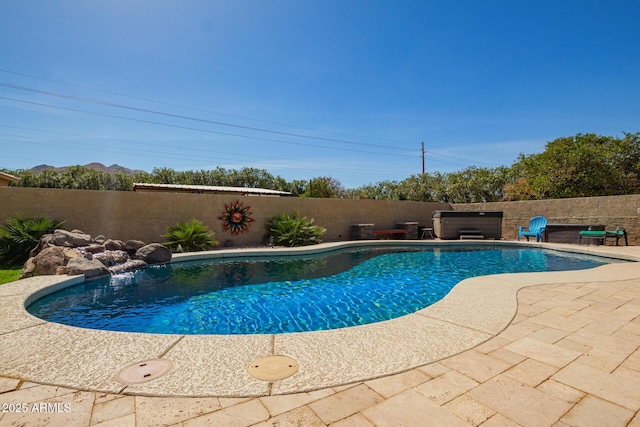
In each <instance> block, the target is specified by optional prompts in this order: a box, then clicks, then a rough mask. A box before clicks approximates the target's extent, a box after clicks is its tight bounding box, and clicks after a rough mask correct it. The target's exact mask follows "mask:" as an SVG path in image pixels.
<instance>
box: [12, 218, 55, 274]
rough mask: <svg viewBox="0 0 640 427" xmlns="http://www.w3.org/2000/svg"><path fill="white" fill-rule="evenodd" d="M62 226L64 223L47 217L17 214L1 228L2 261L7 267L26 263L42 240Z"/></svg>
mask: <svg viewBox="0 0 640 427" xmlns="http://www.w3.org/2000/svg"><path fill="white" fill-rule="evenodd" d="M62 224H64V221H56V220H52V219H51V218H49V217H48V216H46V215H27V214H21V213H17V214H15V215H14V216H12V217H10V218H9V219H7V223H6V224H5V225H3V226H0V260H1V261H2V263H3V264H6V265H18V264H22V263H24V262H25V261H26V260H27V259H28V258H29V252H31V250H32V249H34V248H35V247H36V246H37V245H38V242H39V241H40V238H41V237H42V236H44V235H45V234H49V233H53V230H55V229H56V228H60V227H61V226H62Z"/></svg>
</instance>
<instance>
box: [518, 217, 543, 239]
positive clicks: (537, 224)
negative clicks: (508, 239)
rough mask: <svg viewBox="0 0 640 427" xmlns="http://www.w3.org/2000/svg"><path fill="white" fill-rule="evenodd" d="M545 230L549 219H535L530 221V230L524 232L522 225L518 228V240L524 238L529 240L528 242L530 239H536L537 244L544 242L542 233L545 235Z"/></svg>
mask: <svg viewBox="0 0 640 427" xmlns="http://www.w3.org/2000/svg"><path fill="white" fill-rule="evenodd" d="M545 228H547V218H545V217H543V216H536V217H533V218H531V219H530V220H529V229H527V230H524V228H523V227H522V226H521V225H520V226H518V240H520V237H522V236H524V237H526V238H527V242H528V241H529V237H535V238H536V242H540V241H543V240H544V239H543V238H542V233H544V229H545Z"/></svg>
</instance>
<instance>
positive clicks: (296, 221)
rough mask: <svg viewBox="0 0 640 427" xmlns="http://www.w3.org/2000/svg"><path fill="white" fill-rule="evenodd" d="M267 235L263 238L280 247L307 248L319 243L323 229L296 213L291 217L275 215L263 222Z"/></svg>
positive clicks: (310, 219)
mask: <svg viewBox="0 0 640 427" xmlns="http://www.w3.org/2000/svg"><path fill="white" fill-rule="evenodd" d="M265 228H266V229H267V234H266V235H265V238H266V239H267V240H269V241H270V239H271V238H273V243H274V244H276V245H280V246H290V247H293V246H308V245H315V244H318V243H320V242H321V241H322V240H321V238H322V235H323V234H324V233H325V231H327V230H326V229H325V228H323V227H320V226H318V225H315V224H314V223H313V218H307V217H306V216H300V213H299V212H298V211H295V212H294V213H293V215H289V214H288V213H286V212H283V213H281V214H280V215H275V216H273V217H271V218H269V219H267V220H266V222H265Z"/></svg>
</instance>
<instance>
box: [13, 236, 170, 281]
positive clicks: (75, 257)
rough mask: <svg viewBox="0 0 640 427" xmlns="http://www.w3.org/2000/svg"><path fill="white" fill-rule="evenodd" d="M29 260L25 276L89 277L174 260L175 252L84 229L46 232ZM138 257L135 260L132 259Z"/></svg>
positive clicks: (21, 276)
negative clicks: (93, 237)
mask: <svg viewBox="0 0 640 427" xmlns="http://www.w3.org/2000/svg"><path fill="white" fill-rule="evenodd" d="M30 255H31V256H30V258H29V259H28V260H27V262H25V264H24V266H23V268H22V273H21V275H20V278H21V279H24V278H26V277H31V276H38V275H52V274H84V275H85V277H87V278H92V277H97V276H101V275H106V274H109V273H110V272H114V273H119V272H123V271H129V270H134V269H137V268H143V267H146V266H147V265H148V264H161V263H165V262H169V261H171V251H170V250H169V248H167V247H166V246H163V245H161V244H160V243H152V244H149V245H147V244H145V243H144V242H142V241H140V240H128V241H127V242H126V243H125V242H123V241H121V240H113V239H106V238H105V237H104V236H103V235H99V236H98V237H97V238H96V239H95V240H92V239H91V236H90V235H88V234H86V233H84V232H82V231H81V230H73V231H67V230H61V229H59V230H55V231H54V233H53V234H47V235H44V236H43V237H42V238H41V239H40V241H39V242H38V245H37V247H36V248H35V249H34V250H33V251H31V254H30ZM132 258H135V259H132Z"/></svg>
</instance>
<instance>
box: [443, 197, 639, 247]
mask: <svg viewBox="0 0 640 427" xmlns="http://www.w3.org/2000/svg"><path fill="white" fill-rule="evenodd" d="M453 209H455V210H463V211H473V210H487V211H503V212H504V216H503V218H502V237H504V238H505V239H507V240H515V239H516V238H517V237H518V225H522V226H525V227H526V226H527V225H528V224H529V218H531V217H534V216H538V215H541V216H544V217H547V218H548V219H549V222H550V223H552V224H604V225H605V226H606V227H607V229H608V230H609V229H611V230H613V229H615V227H617V226H620V227H624V228H625V229H626V230H627V232H628V233H629V244H630V245H638V244H640V223H639V221H638V219H639V217H640V215H639V213H640V195H635V194H634V195H628V196H607V197H582V198H576V199H555V200H531V201H523V202H493V203H462V204H456V205H453Z"/></svg>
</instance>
